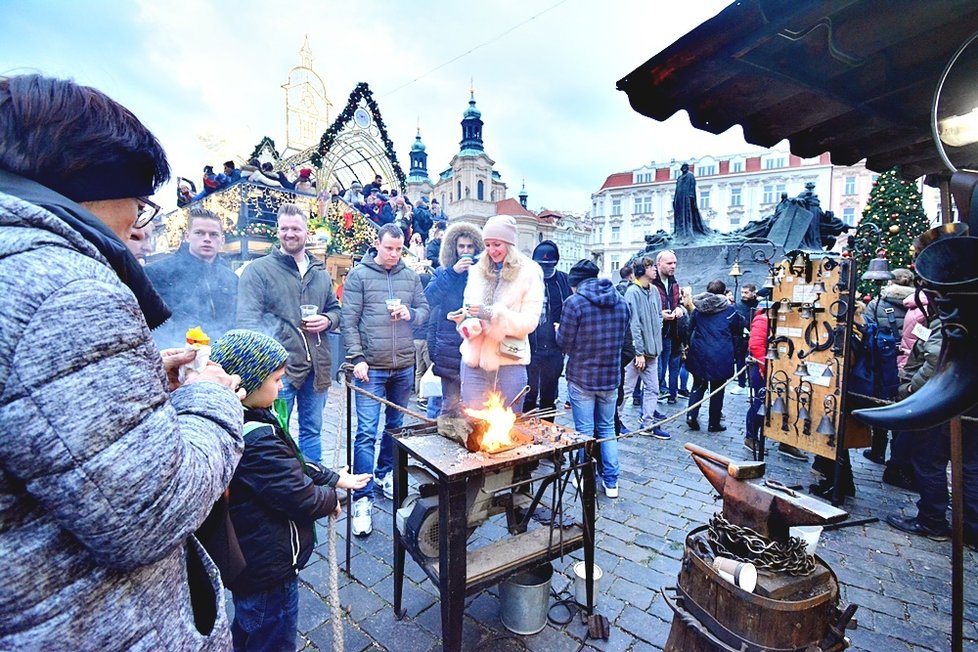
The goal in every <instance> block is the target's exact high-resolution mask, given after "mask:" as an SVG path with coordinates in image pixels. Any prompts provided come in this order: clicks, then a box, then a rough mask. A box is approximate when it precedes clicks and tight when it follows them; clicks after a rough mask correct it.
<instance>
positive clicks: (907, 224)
mask: <svg viewBox="0 0 978 652" xmlns="http://www.w3.org/2000/svg"><path fill="white" fill-rule="evenodd" d="M867 222H869V223H871V224H875V225H876V226H878V227H879V228H880V231H881V233H880V236H879V246H877V245H876V236H875V235H874V234H873V233H870V232H869V229H867V230H866V231H864V232H863V233H861V234H860V238H859V240H860V241H859V242H858V243H857V247H858V249H859V251H861V252H862V254H861V256H860V257H859V258H858V260H857V264H858V274H859V275H862V273H863V272H865V271H866V267H867V266H868V265H869V261H870V260H871V259H873V258H876V257H877V256H879V257H882V258H886V260H887V262H889V264H890V269H891V270H892V269H896V268H898V267H906V268H910V269H912V267H911V261H912V260H913V257H914V250H913V241H914V239H915V238H916V237H917V236H918V235H920V234H921V233H923V232H924V231H926V230H928V229H929V228H930V221H929V220H928V219H927V214H926V213H924V208H923V206H922V205H921V196H920V190H918V189H917V183H916V182H915V181H907V180H906V179H903V178H902V177H900V175H899V174H897V171H896V170H895V169H894V170H889V171H887V172H884V173H883V174H881V175H879V177H878V178H877V179H876V183H875V184H873V189H872V190H870V192H869V201H868V202H867V203H866V208H864V209H863V217H862V221H861V222H860V224H865V223H867ZM877 289H878V285H877V284H876V283H874V282H873V281H860V282H859V293H860V295H862V296H863V298H865V297H866V296H867V295H873V294H875V293H876V291H877Z"/></svg>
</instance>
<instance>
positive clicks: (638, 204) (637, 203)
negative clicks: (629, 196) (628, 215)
mask: <svg viewBox="0 0 978 652" xmlns="http://www.w3.org/2000/svg"><path fill="white" fill-rule="evenodd" d="M641 212H642V198H641V197H636V198H635V210H633V211H632V213H634V214H636V215H637V214H639V213H641Z"/></svg>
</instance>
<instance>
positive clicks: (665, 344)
mask: <svg viewBox="0 0 978 652" xmlns="http://www.w3.org/2000/svg"><path fill="white" fill-rule="evenodd" d="M682 361H683V347H682V345H681V344H680V343H679V342H675V341H673V340H672V339H671V338H669V337H664V338H662V351H661V352H660V353H659V387H660V388H661V389H660V391H661V392H662V393H663V394H665V393H666V372H667V371H668V372H669V385H668V392H669V398H671V399H673V400H675V399H676V393H677V392H678V391H679V367H680V366H681V365H682Z"/></svg>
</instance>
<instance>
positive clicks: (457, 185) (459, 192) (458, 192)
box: [455, 181, 462, 199]
mask: <svg viewBox="0 0 978 652" xmlns="http://www.w3.org/2000/svg"><path fill="white" fill-rule="evenodd" d="M455 194H456V195H458V198H459V199H461V198H462V182H461V181H456V182H455Z"/></svg>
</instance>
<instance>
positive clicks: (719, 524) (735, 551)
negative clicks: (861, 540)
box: [709, 512, 815, 575]
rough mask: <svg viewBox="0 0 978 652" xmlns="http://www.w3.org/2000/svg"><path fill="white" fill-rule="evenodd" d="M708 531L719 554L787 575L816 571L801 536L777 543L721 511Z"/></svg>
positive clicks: (813, 559)
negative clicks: (732, 520)
mask: <svg viewBox="0 0 978 652" xmlns="http://www.w3.org/2000/svg"><path fill="white" fill-rule="evenodd" d="M709 533H710V543H711V544H712V545H713V549H714V550H715V551H716V553H717V554H718V555H719V556H722V557H729V558H731V559H736V560H737V561H745V562H750V563H752V564H754V566H756V567H757V568H764V569H767V570H772V571H780V572H786V573H788V574H789V575H810V574H811V573H812V572H814V571H815V558H814V557H813V556H811V555H809V554H808V553H807V552H806V551H805V542H804V541H802V540H801V539H798V538H795V537H792V538H790V539H788V543H787V544H782V543H778V542H777V541H772V540H771V539H768V538H767V537H765V536H764V535H762V534H760V533H759V532H757V531H755V530H752V529H751V528H749V527H745V526H741V525H734V524H733V523H731V522H730V521H728V520H727V519H726V518H724V517H723V514H721V513H720V512H717V513H716V514H714V515H713V518H712V519H710V526H709Z"/></svg>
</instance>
